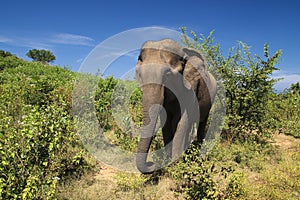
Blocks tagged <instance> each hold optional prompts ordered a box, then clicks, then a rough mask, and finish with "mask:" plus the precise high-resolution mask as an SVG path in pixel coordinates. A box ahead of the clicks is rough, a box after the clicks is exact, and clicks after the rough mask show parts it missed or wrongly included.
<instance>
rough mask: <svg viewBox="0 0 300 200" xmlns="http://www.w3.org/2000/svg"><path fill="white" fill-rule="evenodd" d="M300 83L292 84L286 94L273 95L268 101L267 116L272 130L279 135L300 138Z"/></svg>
mask: <svg viewBox="0 0 300 200" xmlns="http://www.w3.org/2000/svg"><path fill="white" fill-rule="evenodd" d="M298 86H299V82H298V83H296V84H292V85H291V86H290V88H288V89H287V90H286V91H285V92H283V93H281V94H278V95H275V94H274V95H273V96H272V98H271V99H270V100H269V101H268V112H267V116H268V118H269V120H271V121H272V122H273V123H272V126H270V128H271V129H272V130H274V131H276V130H279V133H285V134H287V135H292V136H294V137H296V138H299V137H300V115H299V113H300V93H299V92H298V91H300V90H299V88H298ZM277 132H278V131H277Z"/></svg>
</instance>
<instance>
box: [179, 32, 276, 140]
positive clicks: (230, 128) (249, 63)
mask: <svg viewBox="0 0 300 200" xmlns="http://www.w3.org/2000/svg"><path fill="white" fill-rule="evenodd" d="M182 33H183V36H182V42H183V43H184V45H185V46H187V47H192V48H195V49H198V50H200V51H202V52H203V53H204V55H205V56H206V58H207V63H208V64H209V67H210V70H211V71H212V72H213V73H214V74H215V75H216V77H218V78H219V81H220V82H222V83H223V84H224V87H225V90H226V101H227V102H226V103H227V118H226V124H225V126H224V130H223V135H224V136H225V137H226V138H227V139H230V140H235V139H239V140H244V141H245V140H246V139H249V138H254V139H256V140H259V139H261V137H263V136H268V132H267V131H265V129H264V128H265V127H266V126H267V125H268V124H266V122H267V123H268V122H269V121H268V119H267V118H266V117H267V116H266V113H267V101H268V99H269V98H270V95H271V94H272V86H273V85H274V83H275V82H276V81H277V80H276V79H273V78H272V77H271V76H270V75H271V74H272V72H274V71H275V70H278V69H277V68H276V67H275V65H276V64H277V62H278V60H279V58H280V56H281V50H278V51H276V52H275V54H274V55H272V56H270V55H269V46H268V45H267V44H265V45H264V58H261V57H260V56H258V55H254V56H252V55H251V53H250V47H249V46H247V45H246V44H244V43H242V42H238V44H237V45H236V46H235V47H233V48H232V49H231V50H230V52H229V55H228V56H227V57H226V58H225V57H224V56H223V55H222V54H221V50H220V46H219V45H218V44H215V42H214V39H213V32H211V33H210V35H209V36H208V37H204V36H203V35H202V36H200V37H199V36H197V35H196V33H195V32H193V31H191V35H192V37H193V40H191V39H189V37H188V36H187V33H186V29H185V28H184V27H183V28H182Z"/></svg>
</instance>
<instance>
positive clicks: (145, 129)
mask: <svg viewBox="0 0 300 200" xmlns="http://www.w3.org/2000/svg"><path fill="white" fill-rule="evenodd" d="M142 91H143V116H144V118H143V126H142V134H141V138H140V142H139V145H138V150H137V156H136V165H137V168H138V170H139V171H140V172H141V173H143V174H149V173H152V172H154V171H155V164H154V163H153V162H147V157H148V152H149V149H150V146H151V142H152V139H153V138H154V136H155V134H156V133H155V127H156V123H157V119H158V115H159V113H160V110H161V105H162V104H163V92H164V89H163V86H162V85H158V84H148V85H145V86H143V87H142Z"/></svg>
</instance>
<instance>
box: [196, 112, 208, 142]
mask: <svg viewBox="0 0 300 200" xmlns="http://www.w3.org/2000/svg"><path fill="white" fill-rule="evenodd" d="M207 119H208V116H207V117H206V118H205V120H204V121H202V122H199V125H198V130H197V143H199V144H201V143H203V141H204V139H205V127H206V123H207Z"/></svg>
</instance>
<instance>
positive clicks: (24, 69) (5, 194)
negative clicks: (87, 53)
mask: <svg viewBox="0 0 300 200" xmlns="http://www.w3.org/2000/svg"><path fill="white" fill-rule="evenodd" d="M22 65H23V66H19V67H18V68H14V69H12V68H10V69H9V68H7V69H5V70H3V71H2V72H0V73H1V84H0V95H1V99H0V110H1V111H0V154H1V156H0V171H1V173H0V194H1V197H0V198H1V199H51V198H53V196H54V193H55V188H56V185H57V183H58V182H59V179H60V180H61V181H62V180H64V179H67V178H68V177H70V176H75V177H78V176H80V175H81V174H82V173H83V171H84V169H85V168H88V167H89V166H90V165H91V163H89V161H87V160H86V159H88V156H87V153H86V152H85V151H84V149H83V147H82V145H81V143H80V140H79V138H78V136H77V135H76V134H75V133H76V132H75V129H74V125H73V120H72V115H71V103H72V102H71V98H70V97H71V92H72V80H73V78H72V77H73V73H71V72H70V71H67V70H64V69H61V68H58V67H45V66H43V65H41V64H38V63H31V64H30V63H22ZM16 94H18V95H16Z"/></svg>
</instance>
